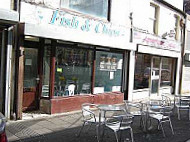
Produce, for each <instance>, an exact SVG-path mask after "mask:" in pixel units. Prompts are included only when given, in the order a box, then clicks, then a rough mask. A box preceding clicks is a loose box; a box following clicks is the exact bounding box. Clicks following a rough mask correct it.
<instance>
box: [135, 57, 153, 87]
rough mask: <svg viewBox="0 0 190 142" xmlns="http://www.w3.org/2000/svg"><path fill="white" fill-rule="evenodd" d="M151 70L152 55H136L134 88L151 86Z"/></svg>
mask: <svg viewBox="0 0 190 142" xmlns="http://www.w3.org/2000/svg"><path fill="white" fill-rule="evenodd" d="M150 71H151V56H150V55H145V54H137V55H136V63H135V77H134V89H143V88H149V78H150Z"/></svg>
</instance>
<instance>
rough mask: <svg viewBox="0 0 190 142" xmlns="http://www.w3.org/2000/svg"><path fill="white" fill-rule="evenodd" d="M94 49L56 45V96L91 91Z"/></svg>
mask: <svg viewBox="0 0 190 142" xmlns="http://www.w3.org/2000/svg"><path fill="white" fill-rule="evenodd" d="M92 53H93V51H91V50H86V49H73V48H72V49H71V48H65V47H56V65H55V85H54V86H55V88H54V96H73V95H76V94H89V93H91V76H92V59H93V54H92Z"/></svg>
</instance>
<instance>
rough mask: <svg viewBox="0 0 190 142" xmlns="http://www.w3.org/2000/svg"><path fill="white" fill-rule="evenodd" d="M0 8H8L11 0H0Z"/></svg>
mask: <svg viewBox="0 0 190 142" xmlns="http://www.w3.org/2000/svg"><path fill="white" fill-rule="evenodd" d="M0 8H2V9H8V10H10V9H11V0H0Z"/></svg>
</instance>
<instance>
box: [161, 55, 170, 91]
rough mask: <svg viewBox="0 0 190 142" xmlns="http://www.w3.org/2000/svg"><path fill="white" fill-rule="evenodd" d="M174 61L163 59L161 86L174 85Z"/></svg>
mask: <svg viewBox="0 0 190 142" xmlns="http://www.w3.org/2000/svg"><path fill="white" fill-rule="evenodd" d="M171 82H172V59H170V58H162V69H161V81H160V86H161V87H162V86H171V85H172V83H171Z"/></svg>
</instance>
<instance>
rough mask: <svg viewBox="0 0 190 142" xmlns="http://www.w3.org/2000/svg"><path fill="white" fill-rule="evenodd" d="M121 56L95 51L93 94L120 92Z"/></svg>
mask: <svg viewBox="0 0 190 142" xmlns="http://www.w3.org/2000/svg"><path fill="white" fill-rule="evenodd" d="M122 64H123V54H119V53H110V52H103V51H97V52H96V75H95V86H94V94H97V93H104V92H114V91H121V78H122Z"/></svg>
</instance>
